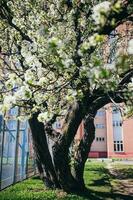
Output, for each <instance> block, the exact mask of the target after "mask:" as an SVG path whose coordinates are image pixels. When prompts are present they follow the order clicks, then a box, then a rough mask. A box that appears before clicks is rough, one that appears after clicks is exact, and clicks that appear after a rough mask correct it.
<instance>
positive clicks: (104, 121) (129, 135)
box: [76, 105, 133, 158]
mask: <svg viewBox="0 0 133 200" xmlns="http://www.w3.org/2000/svg"><path fill="white" fill-rule="evenodd" d="M95 128H96V133H95V139H94V141H93V143H92V146H91V151H90V153H89V155H88V157H90V158H106V157H107V158H133V118H129V119H125V120H123V119H122V117H121V113H120V111H119V109H117V108H116V107H114V106H111V105H107V106H106V107H104V108H102V109H100V110H98V112H97V115H96V117H95ZM83 134H84V128H83V123H82V124H81V125H80V127H79V129H78V131H77V135H76V140H77V141H78V140H80V139H81V138H82V136H83Z"/></svg>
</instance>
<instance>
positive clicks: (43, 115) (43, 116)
mask: <svg viewBox="0 0 133 200" xmlns="http://www.w3.org/2000/svg"><path fill="white" fill-rule="evenodd" d="M51 117H52V114H50V113H48V112H41V113H40V114H39V115H38V118H37V119H38V121H39V122H43V123H44V122H46V121H48V120H49V119H50V118H51Z"/></svg>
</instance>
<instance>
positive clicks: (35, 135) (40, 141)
mask: <svg viewBox="0 0 133 200" xmlns="http://www.w3.org/2000/svg"><path fill="white" fill-rule="evenodd" d="M37 116H38V113H36V114H34V115H33V117H32V118H31V119H30V120H29V124H30V128H31V132H32V139H33V146H34V150H35V154H36V162H37V167H38V171H39V173H40V177H41V179H42V180H43V181H44V183H45V185H46V187H48V188H60V184H59V182H58V179H57V176H56V173H55V169H54V166H53V163H52V158H51V155H50V152H49V148H48V144H47V138H46V135H45V131H44V125H43V123H41V122H38V120H37Z"/></svg>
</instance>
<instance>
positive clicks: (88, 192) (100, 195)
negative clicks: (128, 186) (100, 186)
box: [77, 189, 133, 200]
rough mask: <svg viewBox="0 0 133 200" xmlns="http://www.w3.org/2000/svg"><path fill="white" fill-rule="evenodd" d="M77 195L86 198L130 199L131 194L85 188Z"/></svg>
mask: <svg viewBox="0 0 133 200" xmlns="http://www.w3.org/2000/svg"><path fill="white" fill-rule="evenodd" d="M77 194H78V195H79V196H81V197H83V198H85V199H88V200H106V199H109V200H132V199H133V196H130V195H124V194H118V193H115V194H114V193H112V192H110V193H109V192H97V191H95V192H94V191H93V190H90V189H88V190H86V191H85V192H84V193H77Z"/></svg>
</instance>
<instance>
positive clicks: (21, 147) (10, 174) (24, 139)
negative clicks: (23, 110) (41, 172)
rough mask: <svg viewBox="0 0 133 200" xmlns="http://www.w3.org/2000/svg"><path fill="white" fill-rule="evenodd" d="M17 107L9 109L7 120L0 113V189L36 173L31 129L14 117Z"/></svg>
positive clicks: (26, 123)
mask: <svg viewBox="0 0 133 200" xmlns="http://www.w3.org/2000/svg"><path fill="white" fill-rule="evenodd" d="M17 114H18V109H17V108H14V109H11V110H10V111H9V120H8V121H6V122H5V121H4V120H3V117H2V116H1V115H0V189H3V188H5V187H7V186H9V185H11V184H13V183H15V182H18V181H21V180H23V179H25V178H27V177H28V176H30V175H31V174H32V175H33V174H35V173H36V166H35V159H34V151H33V147H32V138H31V131H30V128H29V125H28V122H27V121H25V122H19V121H18V120H15V119H14V116H15V115H17Z"/></svg>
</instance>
